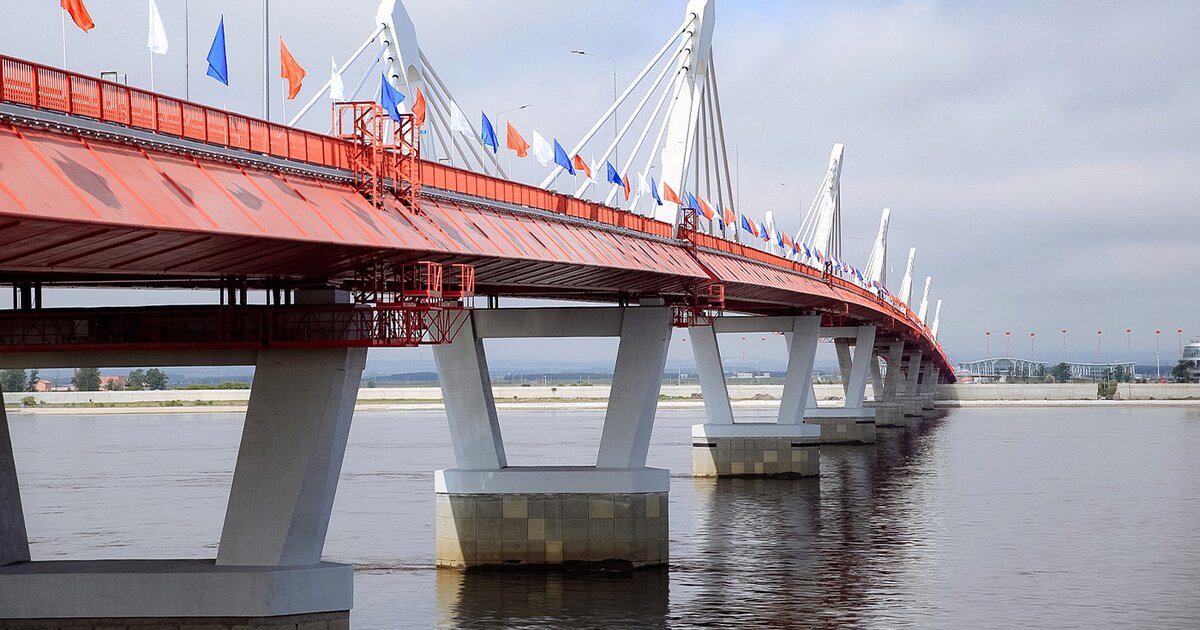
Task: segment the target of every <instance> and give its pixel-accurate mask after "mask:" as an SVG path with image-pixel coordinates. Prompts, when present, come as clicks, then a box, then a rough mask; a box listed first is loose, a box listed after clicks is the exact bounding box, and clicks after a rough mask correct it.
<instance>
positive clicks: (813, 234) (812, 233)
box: [797, 143, 846, 259]
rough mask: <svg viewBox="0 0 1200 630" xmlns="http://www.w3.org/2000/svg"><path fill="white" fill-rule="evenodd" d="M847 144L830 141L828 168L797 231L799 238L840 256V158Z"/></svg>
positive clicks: (833, 256) (829, 256)
mask: <svg viewBox="0 0 1200 630" xmlns="http://www.w3.org/2000/svg"><path fill="white" fill-rule="evenodd" d="M845 151H846V147H845V145H843V144H841V143H837V144H834V145H833V151H832V152H831V153H830V154H829V168H828V170H826V172H825V179H823V180H821V187H820V188H819V189H818V190H817V196H816V197H815V198H814V199H813V202H812V205H811V206H809V208H808V213H807V214H805V215H804V221H803V222H802V223H801V224H800V229H799V231H797V235H798V236H799V238H800V240H801V242H803V243H806V244H808V245H811V246H813V247H816V248H817V249H818V250H820V252H821V254H822V255H823V256H825V257H826V258H836V259H841V257H842V158H843V156H844V154H845Z"/></svg>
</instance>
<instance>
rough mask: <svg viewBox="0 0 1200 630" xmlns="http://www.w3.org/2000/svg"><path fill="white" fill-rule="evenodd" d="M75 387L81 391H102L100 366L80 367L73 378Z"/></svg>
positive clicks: (72, 381)
mask: <svg viewBox="0 0 1200 630" xmlns="http://www.w3.org/2000/svg"><path fill="white" fill-rule="evenodd" d="M71 383H72V384H74V385H75V389H77V390H79V391H81V392H98V391H100V368H79V369H78V370H75V376H73V377H72V378H71Z"/></svg>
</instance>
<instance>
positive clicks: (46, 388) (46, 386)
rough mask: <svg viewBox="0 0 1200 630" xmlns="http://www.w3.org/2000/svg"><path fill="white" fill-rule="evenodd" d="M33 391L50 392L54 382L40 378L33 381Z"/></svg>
mask: <svg viewBox="0 0 1200 630" xmlns="http://www.w3.org/2000/svg"><path fill="white" fill-rule="evenodd" d="M33 391H35V392H52V391H54V382H53V381H47V380H46V379H44V378H40V379H38V380H36V381H34V383H33Z"/></svg>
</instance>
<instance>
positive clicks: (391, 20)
mask: <svg viewBox="0 0 1200 630" xmlns="http://www.w3.org/2000/svg"><path fill="white" fill-rule="evenodd" d="M374 22H375V24H374V30H373V31H372V32H371V34H370V35H369V36H368V37H367V38H366V40H364V41H363V43H362V45H360V46H359V47H358V49H357V50H355V51H354V52H353V53H352V54H351V55H350V57H349V58H348V59H347V60H346V62H345V63H342V64H339V65H338V74H339V76H340V75H342V74H343V73H345V72H346V71H347V70H349V69H350V68H351V67H352V66H354V64H355V63H356V62H357V61H358V60H359V58H360V57H362V55H363V53H364V52H365V51H366V50H367V49H368V48H370V47H371V44H372V43H376V44H377V45H378V47H379V51H378V53H377V54H376V55H375V59H374V61H372V62H370V63H368V64H366V65H365V67H364V68H363V73H362V78H361V79H359V81H358V83H357V84H356V85H355V86H354V87H353V88H352V89H348V90H347V91H346V94H345V95H344V99H343V100H347V101H351V100H376V99H378V93H377V91H376V92H375V93H374V96H371V95H370V94H371V93H370V92H368V93H365V94H364V93H363V88H364V87H365V88H367V89H375V90H377V89H378V88H377V87H375V86H378V85H379V77H380V76H381V75H382V76H385V77H387V78H388V81H389V82H390V83H391V84H392V87H394V88H396V89H398V90H400V91H401V92H402V93H403V94H404V95H405V99H404V102H402V103H401V104H400V109H401V110H402V111H403V112H404V113H410V111H411V109H410V108H411V107H412V105H413V103H414V102H415V100H416V93H417V90H420V91H421V93H422V94H423V95H424V97H425V107H426V109H425V111H426V116H425V120H426V124H425V128H424V129H423V130H422V136H424V137H423V139H422V144H423V147H422V153H423V154H425V156H426V158H429V157H435V156H436V157H437V158H441V159H444V160H446V161H448V162H449V163H451V164H452V165H454V166H458V167H461V168H466V169H470V170H474V171H478V172H482V173H486V174H489V175H499V176H500V177H505V178H506V177H507V176H508V175H507V173H505V172H504V168H503V167H501V165H500V162H499V160H498V159H497V158H496V156H495V155H494V154H493V153H492V152H491V151H490V150H487V149H485V148H484V147H483V145H482V142H481V141H480V140H479V138H480V136H479V133H478V129H477V127H476V124H475V123H472V122H471V121H472V120H478V118H477V117H471V116H466V115H465V114H464V115H463V116H461V119H462V123H463V124H465V126H466V131H465V132H460V131H456V130H455V129H454V125H452V124H451V122H450V121H451V120H453V119H454V118H455V116H454V113H455V111H456V110H457V111H458V112H459V113H462V109H461V108H460V107H459V105H458V103H457V102H455V100H454V97H453V95H451V93H450V90H449V88H448V87H446V84H445V83H443V82H442V79H441V77H440V76H438V74H437V71H436V70H434V68H433V65H432V64H431V63H430V61H429V58H428V57H426V56H425V53H424V52H423V51H422V50H421V46H420V42H419V40H418V39H417V29H416V27H415V26H414V25H413V21H412V18H411V17H409V15H408V11H407V10H406V9H405V8H404V3H403V2H400V1H399V0H382V1H381V2H380V3H379V6H378V7H377V8H376V11H375V18H374ZM332 83H333V81H332V78H331V79H330V80H329V81H326V82H325V84H324V85H323V86H321V89H320V90H318V91H317V93H316V94H314V95H313V96H312V98H310V99H309V100H308V102H307V103H305V104H304V106H303V107H301V108H300V111H298V112H297V113H296V115H295V116H293V117H292V119H291V121H290V122H289V123H288V124H289V125H291V126H296V124H297V123H299V122H300V120H301V119H302V118H304V116H305V115H306V114H308V113H309V110H311V109H312V108H313V106H315V105H316V104H317V103H318V102H320V101H321V99H323V98H326V97H327V95H328V94H329V88H330V86H331V85H332ZM468 133H469V134H470V136H469V137H468V135H467V134H468Z"/></svg>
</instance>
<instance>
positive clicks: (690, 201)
mask: <svg viewBox="0 0 1200 630" xmlns="http://www.w3.org/2000/svg"><path fill="white" fill-rule="evenodd" d="M684 207H685V208H691V209H692V210H695V211H696V214H700V203H699V202H698V201H696V196H695V195H693V194H692V193H688V196H687V205H686V206H684Z"/></svg>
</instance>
